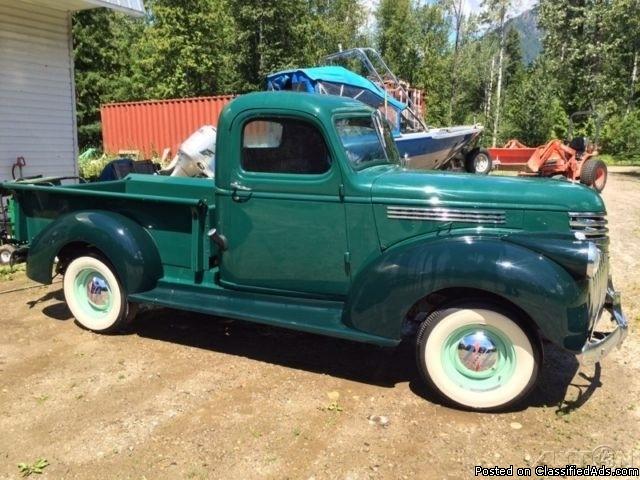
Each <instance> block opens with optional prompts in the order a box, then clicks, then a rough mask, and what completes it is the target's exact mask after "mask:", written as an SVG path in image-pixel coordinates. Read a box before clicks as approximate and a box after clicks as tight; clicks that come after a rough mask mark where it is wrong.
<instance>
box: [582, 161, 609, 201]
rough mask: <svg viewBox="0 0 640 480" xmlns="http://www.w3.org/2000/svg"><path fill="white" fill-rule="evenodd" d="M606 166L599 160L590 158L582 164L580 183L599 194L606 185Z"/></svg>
mask: <svg viewBox="0 0 640 480" xmlns="http://www.w3.org/2000/svg"><path fill="white" fill-rule="evenodd" d="M608 175H609V173H608V171H607V164H606V163H604V162H603V161H602V160H600V159H599V158H590V159H588V160H586V161H585V162H584V163H583V164H582V171H581V172H580V183H583V184H585V185H588V186H590V187H591V188H593V189H594V190H595V191H596V192H598V193H600V192H602V190H604V186H605V185H606V184H607V177H608Z"/></svg>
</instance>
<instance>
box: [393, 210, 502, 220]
mask: <svg viewBox="0 0 640 480" xmlns="http://www.w3.org/2000/svg"><path fill="white" fill-rule="evenodd" d="M387 218H394V219H400V220H426V221H433V222H461V223H492V224H504V223H505V222H506V220H505V212H504V210H479V209H472V208H442V207H400V206H389V207H387Z"/></svg>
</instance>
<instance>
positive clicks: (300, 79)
mask: <svg viewBox="0 0 640 480" xmlns="http://www.w3.org/2000/svg"><path fill="white" fill-rule="evenodd" d="M319 82H328V83H333V84H339V85H348V86H351V87H356V88H360V89H362V90H367V91H368V92H371V93H372V94H374V95H376V96H377V97H379V98H380V99H381V100H382V101H384V100H385V96H386V101H387V103H389V104H390V105H392V106H393V107H395V108H397V109H398V110H404V109H405V108H406V107H407V106H406V105H405V104H404V103H401V102H399V101H398V100H396V99H395V98H393V97H391V96H390V95H389V94H385V91H384V90H383V89H382V88H380V87H378V86H377V85H376V84H375V83H373V82H372V81H371V80H369V79H367V78H364V77H362V76H360V75H358V74H356V73H353V72H352V71H350V70H347V69H346V68H344V67H337V66H327V67H313V68H299V69H294V70H283V71H282V72H277V73H272V74H270V75H268V76H267V90H292V89H293V90H300V91H305V92H309V93H314V92H316V93H317V90H316V86H317V84H318V83H319ZM294 85H295V87H293V86H294Z"/></svg>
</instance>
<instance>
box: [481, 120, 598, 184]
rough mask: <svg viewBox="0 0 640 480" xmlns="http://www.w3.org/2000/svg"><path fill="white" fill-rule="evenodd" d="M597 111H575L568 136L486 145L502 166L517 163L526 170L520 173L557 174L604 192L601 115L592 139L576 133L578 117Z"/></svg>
mask: <svg viewBox="0 0 640 480" xmlns="http://www.w3.org/2000/svg"><path fill="white" fill-rule="evenodd" d="M591 115H594V114H593V112H591V111H586V112H575V113H573V114H572V115H571V116H570V117H569V132H568V139H567V140H565V141H562V140H558V139H555V140H551V141H549V142H547V143H546V144H544V145H542V146H540V147H537V148H531V147H527V146H526V145H523V144H522V143H520V142H519V141H518V140H510V141H509V142H507V144H506V145H505V146H504V147H502V148H489V149H487V150H488V152H489V155H490V157H491V161H492V162H493V163H494V164H495V165H500V166H501V167H506V168H509V167H512V168H513V167H516V168H518V169H521V168H522V167H525V169H524V170H522V171H520V172H519V175H526V176H541V177H558V176H562V177H565V178H567V179H569V180H571V181H574V182H577V181H580V183H583V184H585V185H588V186H590V187H591V188H593V189H594V190H596V191H597V192H601V191H602V190H603V189H604V186H605V185H606V183H607V165H606V164H605V163H604V162H603V161H602V160H600V159H599V158H598V153H599V152H598V136H599V131H600V124H601V121H600V116H598V115H595V117H596V132H595V138H594V141H593V142H590V141H589V139H588V138H587V137H573V129H574V124H575V119H576V117H584V116H591Z"/></svg>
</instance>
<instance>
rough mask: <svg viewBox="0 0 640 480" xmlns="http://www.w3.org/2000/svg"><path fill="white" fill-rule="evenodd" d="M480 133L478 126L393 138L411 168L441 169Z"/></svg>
mask: <svg viewBox="0 0 640 480" xmlns="http://www.w3.org/2000/svg"><path fill="white" fill-rule="evenodd" d="M481 132H482V127H479V126H475V125H473V126H459V127H451V128H431V129H429V130H427V131H426V132H417V133H405V134H401V135H400V136H398V137H396V138H395V141H396V146H397V147H398V151H399V152H400V155H401V156H402V157H404V156H405V155H406V156H407V157H408V158H409V162H410V165H411V168H418V169H424V170H432V169H442V168H444V167H445V166H446V165H447V163H448V162H449V161H450V160H451V159H452V158H453V157H454V156H455V155H456V154H457V153H459V152H460V151H461V150H462V149H463V148H464V147H465V146H467V145H469V144H470V143H471V142H472V141H473V140H474V139H476V138H477V136H478V135H479V134H480V133H481Z"/></svg>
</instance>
